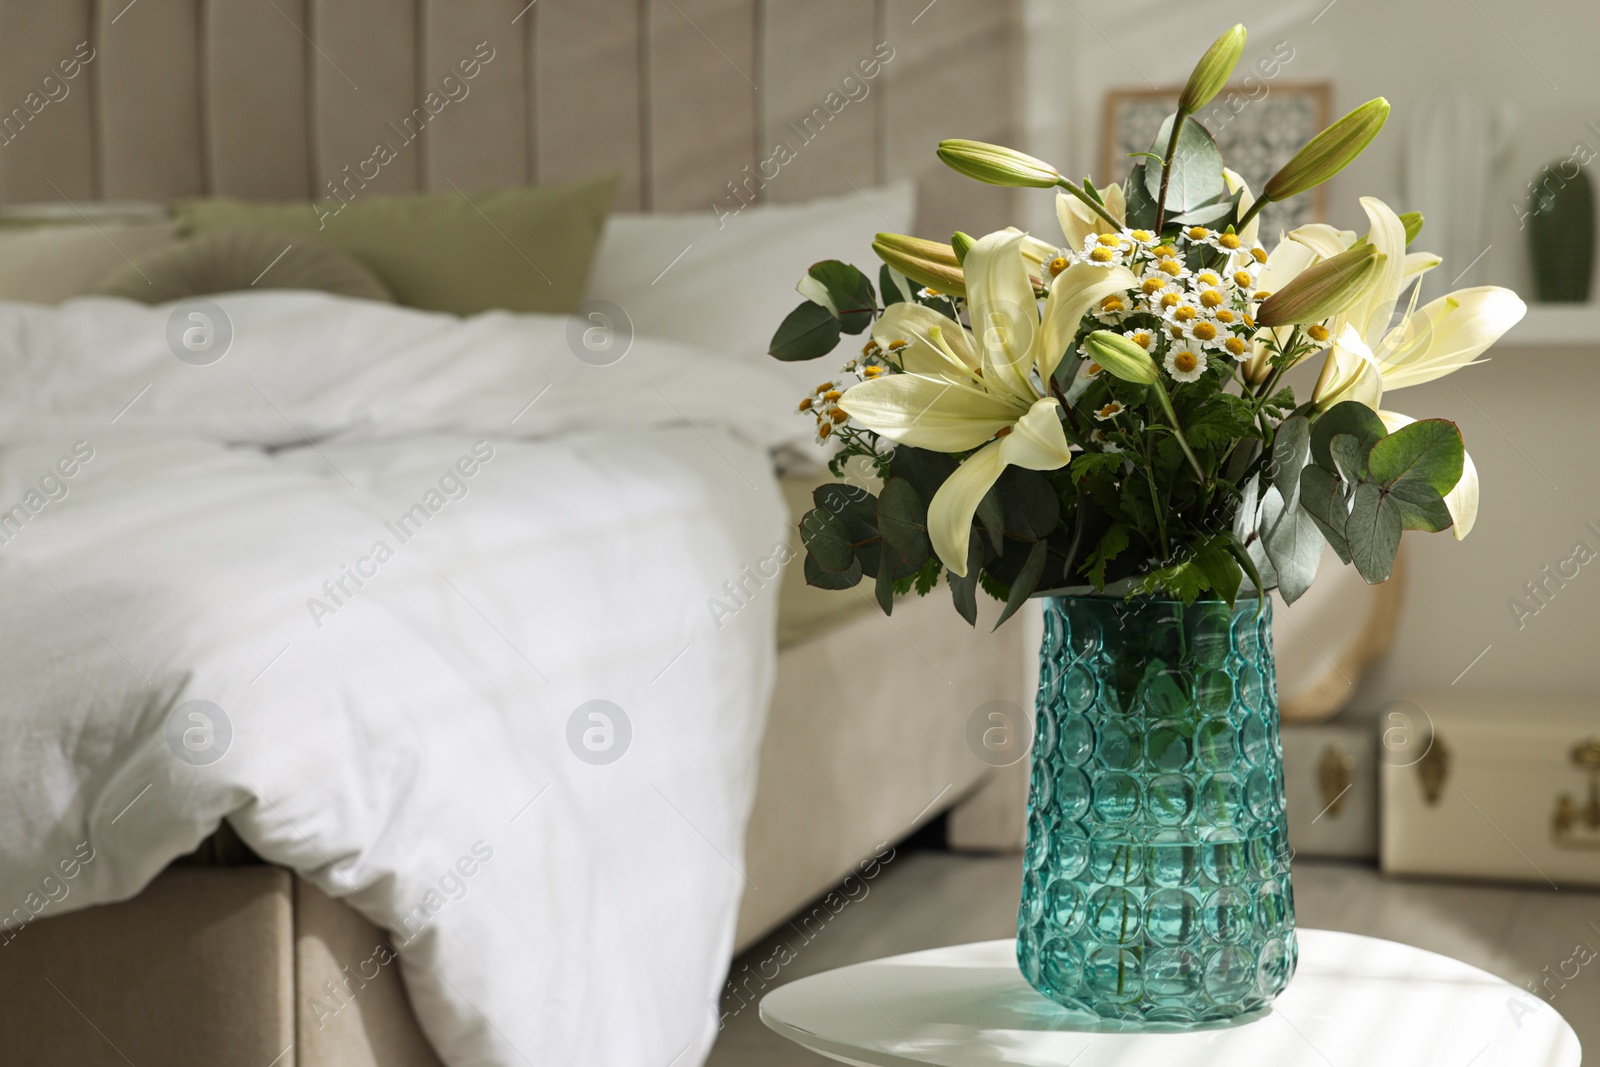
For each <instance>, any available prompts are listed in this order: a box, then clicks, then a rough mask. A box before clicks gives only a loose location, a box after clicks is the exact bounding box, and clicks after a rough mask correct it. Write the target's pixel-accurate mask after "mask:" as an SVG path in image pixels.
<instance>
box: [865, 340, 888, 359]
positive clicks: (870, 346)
mask: <svg viewBox="0 0 1600 1067" xmlns="http://www.w3.org/2000/svg"><path fill="white" fill-rule="evenodd" d="M882 351H883V349H881V348H879V347H878V342H876V341H868V342H867V343H866V344H864V345H862V346H861V354H862V355H863V356H865V357H866V358H867V359H871V358H873V357H874V356H876V355H878V354H879V353H880V352H882Z"/></svg>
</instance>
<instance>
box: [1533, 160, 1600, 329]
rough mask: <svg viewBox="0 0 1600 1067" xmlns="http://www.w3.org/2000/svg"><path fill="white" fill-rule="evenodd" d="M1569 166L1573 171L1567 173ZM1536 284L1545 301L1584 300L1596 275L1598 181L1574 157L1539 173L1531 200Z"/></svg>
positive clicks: (1572, 302) (1540, 297) (1573, 302)
mask: <svg viewBox="0 0 1600 1067" xmlns="http://www.w3.org/2000/svg"><path fill="white" fill-rule="evenodd" d="M1568 169H1571V170H1573V171H1574V172H1575V173H1573V174H1571V175H1568V174H1567V173H1565V172H1566V171H1567V170H1568ZM1528 209H1529V211H1528V252H1529V254H1530V256H1531V257H1532V260H1533V281H1534V290H1535V291H1536V293H1537V294H1538V298H1539V301H1540V302H1541V303H1545V304H1583V303H1587V302H1588V300H1589V290H1590V286H1591V283H1592V282H1593V280H1594V241H1595V221H1594V187H1593V186H1592V185H1591V184H1590V182H1589V176H1588V175H1587V174H1586V173H1584V172H1583V171H1582V170H1581V169H1579V168H1577V167H1576V166H1574V165H1573V164H1572V163H1571V161H1568V162H1565V163H1552V164H1551V165H1550V166H1548V167H1546V168H1544V170H1543V171H1542V172H1540V174H1539V178H1538V180H1537V181H1536V182H1535V184H1534V187H1533V198H1532V200H1531V202H1530V203H1529V205H1528Z"/></svg>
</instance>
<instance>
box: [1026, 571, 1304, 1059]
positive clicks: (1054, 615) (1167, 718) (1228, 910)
mask: <svg viewBox="0 0 1600 1067" xmlns="http://www.w3.org/2000/svg"><path fill="white" fill-rule="evenodd" d="M1271 621H1272V615H1271V605H1270V602H1269V604H1268V605H1267V609H1266V610H1265V611H1263V612H1261V614H1260V615H1259V617H1258V615H1257V601H1256V600H1254V599H1250V600H1243V599H1241V600H1240V601H1239V602H1238V603H1237V605H1236V606H1235V607H1233V608H1229V607H1228V606H1227V605H1226V604H1223V603H1220V602H1205V601H1197V602H1195V603H1193V604H1189V605H1185V604H1183V603H1181V602H1178V601H1169V600H1158V599H1138V600H1115V599H1111V598H1106V597H1051V598H1047V599H1046V600H1045V627H1044V643H1043V646H1042V647H1041V649H1040V653H1039V658H1040V668H1041V669H1040V675H1039V699H1038V725H1037V731H1036V733H1035V736H1034V744H1033V780H1032V792H1031V794H1030V796H1029V801H1028V846H1027V852H1026V857H1025V860H1024V865H1025V869H1024V875H1023V888H1022V907H1021V909H1020V910H1019V912H1018V914H1017V962H1018V963H1019V965H1020V966H1021V968H1022V973H1023V974H1024V975H1025V976H1026V977H1027V979H1028V981H1029V982H1030V983H1031V984H1032V985H1033V986H1034V988H1036V989H1038V990H1039V992H1041V993H1043V994H1044V995H1045V996H1047V997H1049V998H1050V999H1051V1000H1054V1001H1056V1002H1057V1003H1058V1004H1061V1005H1063V1006H1065V1007H1067V1008H1071V1009H1075V1010H1077V1011H1081V1012H1085V1013H1088V1015H1090V1016H1093V1017H1094V1018H1096V1019H1099V1020H1119V1021H1121V1023H1122V1024H1124V1025H1130V1026H1132V1027H1134V1028H1150V1029H1167V1028H1173V1027H1176V1028H1189V1027H1198V1026H1205V1025H1207V1024H1215V1023H1218V1022H1221V1021H1224V1020H1227V1019H1232V1018H1236V1017H1238V1016H1240V1015H1244V1014H1246V1013H1248V1012H1251V1011H1254V1010H1255V1009H1257V1008H1260V1007H1262V1006H1263V1005H1265V1004H1266V1003H1268V1002H1269V1001H1271V1000H1272V999H1273V998H1274V997H1275V996H1277V995H1278V994H1279V993H1280V992H1282V991H1283V988H1284V987H1285V986H1286V985H1288V983H1289V979H1290V977H1291V976H1292V975H1293V974H1294V968H1295V961H1296V946H1295V937H1294V895H1293V891H1292V889H1291V886H1290V882H1289V842H1288V833H1287V822H1286V818H1285V814H1284V813H1285V803H1284V788H1283V755H1282V751H1283V750H1282V748H1281V746H1280V743H1279V738H1278V693H1277V679H1276V673H1275V670H1274V666H1273V659H1272V629H1271Z"/></svg>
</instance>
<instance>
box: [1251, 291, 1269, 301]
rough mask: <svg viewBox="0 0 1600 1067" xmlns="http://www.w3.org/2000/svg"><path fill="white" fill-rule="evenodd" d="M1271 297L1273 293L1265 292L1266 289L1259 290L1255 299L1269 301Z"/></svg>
mask: <svg viewBox="0 0 1600 1067" xmlns="http://www.w3.org/2000/svg"><path fill="white" fill-rule="evenodd" d="M1270 296H1272V294H1271V293H1269V292H1268V291H1267V290H1265V289H1261V290H1258V291H1257V292H1256V294H1255V298H1256V299H1257V300H1266V299H1267V298H1269V297H1270Z"/></svg>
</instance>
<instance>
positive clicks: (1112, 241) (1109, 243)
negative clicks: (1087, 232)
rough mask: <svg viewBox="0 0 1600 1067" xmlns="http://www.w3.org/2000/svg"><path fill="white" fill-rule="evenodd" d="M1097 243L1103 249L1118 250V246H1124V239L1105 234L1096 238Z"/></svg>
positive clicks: (1112, 234)
mask: <svg viewBox="0 0 1600 1067" xmlns="http://www.w3.org/2000/svg"><path fill="white" fill-rule="evenodd" d="M1095 242H1096V243H1098V244H1099V245H1100V247H1101V248H1116V247H1117V246H1118V245H1120V244H1122V238H1120V237H1118V236H1117V235H1116V234H1114V233H1103V234H1101V235H1100V236H1099V237H1096V238H1095Z"/></svg>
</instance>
